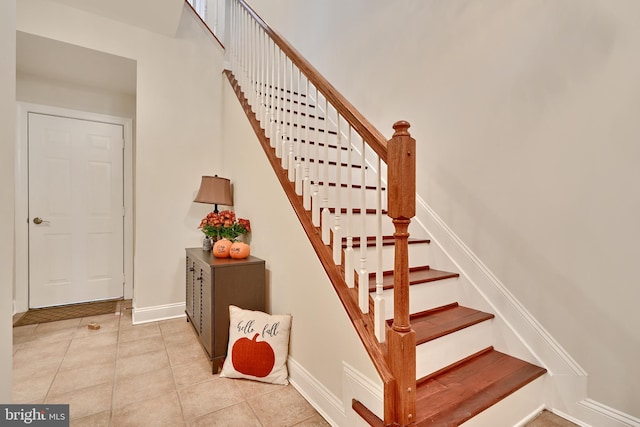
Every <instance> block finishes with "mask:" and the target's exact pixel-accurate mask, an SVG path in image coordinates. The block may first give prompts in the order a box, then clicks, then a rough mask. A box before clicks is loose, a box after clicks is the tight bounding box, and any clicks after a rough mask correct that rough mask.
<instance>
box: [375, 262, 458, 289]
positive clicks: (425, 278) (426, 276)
mask: <svg viewBox="0 0 640 427" xmlns="http://www.w3.org/2000/svg"><path fill="white" fill-rule="evenodd" d="M459 276H460V274H458V273H451V272H449V271H442V270H436V269H434V268H429V267H428V266H424V267H413V268H410V269H409V285H417V284H420V283H427V282H434V281H436V280H444V279H450V278H454V277H459ZM392 288H393V271H385V272H384V273H383V275H382V289H392ZM375 290H376V274H375V273H370V274H369V292H375Z"/></svg>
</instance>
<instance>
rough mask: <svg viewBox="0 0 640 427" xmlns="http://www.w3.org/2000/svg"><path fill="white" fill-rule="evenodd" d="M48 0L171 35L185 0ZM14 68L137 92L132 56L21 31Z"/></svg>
mask: <svg viewBox="0 0 640 427" xmlns="http://www.w3.org/2000/svg"><path fill="white" fill-rule="evenodd" d="M0 1H2V0H0ZM51 1H54V2H56V3H60V4H63V5H66V6H70V7H73V8H76V9H80V10H84V11H86V12H89V13H93V14H96V15H100V16H103V17H105V18H109V19H113V20H116V21H120V22H124V23H126V24H129V25H134V26H136V27H140V28H144V29H146V30H149V31H153V32H156V33H159V34H162V35H166V36H169V37H174V36H175V34H176V32H177V30H178V25H179V23H180V17H181V15H182V10H183V7H184V0H108V1H107V0H51ZM16 72H17V73H18V75H20V74H23V75H30V76H35V77H37V78H42V79H45V80H52V81H57V82H63V83H68V84H73V85H81V86H86V87H92V88H97V89H102V90H107V91H114V92H118V93H124V94H135V93H136V62H135V61H134V60H131V59H127V58H123V57H120V56H116V55H110V54H107V53H104V52H99V51H95V50H92V49H87V48H84V47H80V46H76V45H71V44H68V43H63V42H60V41H56V40H52V39H47V38H44V37H39V36H35V35H32V34H28V33H23V32H20V31H18V32H17V34H16Z"/></svg>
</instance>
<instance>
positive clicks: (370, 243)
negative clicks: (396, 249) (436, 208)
mask: <svg viewBox="0 0 640 427" xmlns="http://www.w3.org/2000/svg"><path fill="white" fill-rule="evenodd" d="M352 239H353V243H352V247H353V248H359V247H360V246H361V240H362V239H361V238H360V237H352ZM366 242H367V247H374V246H375V245H376V238H375V236H368V237H367V240H366ZM429 242H430V240H429V239H422V238H418V237H409V239H408V243H409V244H410V245H411V244H416V243H429ZM395 244H396V240H395V238H394V237H393V236H382V246H393V245H395ZM346 247H347V238H346V237H343V238H342V249H345V248H346Z"/></svg>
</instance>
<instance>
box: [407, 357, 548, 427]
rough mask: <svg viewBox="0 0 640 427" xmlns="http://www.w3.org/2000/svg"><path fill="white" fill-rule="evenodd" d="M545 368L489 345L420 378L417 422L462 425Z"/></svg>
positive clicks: (418, 423)
mask: <svg viewBox="0 0 640 427" xmlns="http://www.w3.org/2000/svg"><path fill="white" fill-rule="evenodd" d="M545 372H546V369H544V368H541V367H539V366H536V365H533V364H531V363H528V362H525V361H524V360H521V359H517V358H515V357H512V356H509V355H507V354H504V353H501V352H499V351H496V350H494V349H493V348H489V349H486V350H484V351H482V352H480V353H478V354H476V355H474V357H470V358H467V359H465V360H464V361H462V362H461V363H458V364H454V365H453V366H452V367H450V368H445V369H443V370H441V371H439V372H438V373H436V374H432V375H430V376H429V377H427V378H426V379H422V380H419V381H418V387H417V389H416V425H417V426H426V425H429V426H433V425H438V426H457V425H460V424H461V423H463V422H465V421H467V420H469V419H470V418H472V417H473V416H475V415H477V414H479V413H480V412H482V411H484V410H485V409H487V408H489V407H490V406H492V405H494V404H495V403H497V402H498V401H500V400H501V399H503V398H505V397H506V396H508V395H509V394H511V393H513V392H514V391H516V390H518V389H519V388H521V387H523V386H525V385H526V384H528V383H530V382H531V381H533V380H535V379H536V378H538V377H540V376H542V375H544V374H545Z"/></svg>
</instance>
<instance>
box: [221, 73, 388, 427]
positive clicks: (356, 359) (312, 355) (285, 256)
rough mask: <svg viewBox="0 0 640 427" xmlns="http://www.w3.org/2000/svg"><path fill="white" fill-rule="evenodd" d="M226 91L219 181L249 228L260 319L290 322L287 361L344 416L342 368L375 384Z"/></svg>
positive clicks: (273, 177)
mask: <svg viewBox="0 0 640 427" xmlns="http://www.w3.org/2000/svg"><path fill="white" fill-rule="evenodd" d="M225 87H226V89H225V92H224V97H225V99H224V123H225V126H224V141H225V152H224V162H225V165H226V167H225V169H226V171H225V176H226V177H228V178H230V179H231V182H232V184H233V188H234V210H235V212H236V214H237V215H238V216H240V217H242V218H248V219H249V220H250V221H251V229H252V232H251V235H250V239H251V240H250V243H251V254H252V255H254V256H257V257H259V258H262V259H264V260H265V261H266V268H267V311H269V312H271V313H274V314H281V313H291V314H292V316H293V318H292V319H293V320H292V327H291V347H290V356H291V357H292V358H293V359H294V360H295V361H296V362H297V363H298V364H299V365H301V366H303V368H304V369H305V370H306V371H308V373H309V375H310V376H312V377H313V378H314V380H315V381H317V382H318V383H319V384H321V387H324V388H326V389H327V390H328V391H329V392H330V393H331V394H332V395H333V396H334V397H335V398H336V399H338V400H343V399H344V401H343V402H342V403H344V404H345V405H346V406H345V408H347V409H348V408H350V407H351V398H352V397H353V396H344V397H343V363H347V364H349V365H350V366H351V367H352V368H354V369H355V370H357V371H358V372H359V373H361V374H362V375H364V376H366V377H368V378H369V380H370V381H371V382H372V383H375V384H378V385H379V386H380V388H381V387H382V385H381V382H380V378H379V376H378V374H377V373H376V371H375V368H374V367H373V365H372V363H371V360H370V359H369V357H368V355H367V353H366V351H365V350H364V347H363V346H362V344H361V342H360V339H359V338H358V336H357V334H356V332H355V329H354V328H353V326H352V324H351V321H350V320H349V318H348V316H347V314H346V312H345V310H344V307H343V306H342V303H341V302H340V299H339V298H338V296H337V294H336V292H335V290H334V289H333V286H332V284H331V282H330V281H329V279H328V277H327V275H326V273H325V271H324V269H323V267H322V264H321V263H320V261H319V260H318V257H317V255H316V253H315V251H314V249H313V247H312V246H311V243H310V242H309V239H308V238H307V236H306V234H305V232H304V229H303V228H302V225H301V224H300V221H299V220H298V218H297V217H296V214H295V212H294V211H293V209H292V208H291V205H290V203H289V201H288V199H287V196H286V195H285V193H284V190H283V189H282V186H281V185H280V182H279V181H278V178H277V176H276V175H275V174H274V172H273V169H272V167H271V165H270V164H269V162H268V160H267V157H266V156H265V154H264V151H263V150H262V148H261V146H260V143H259V142H258V140H257V139H256V136H255V133H254V132H253V129H252V128H251V126H250V124H249V122H248V120H247V118H246V116H245V113H244V112H243V111H242V109H241V107H240V103H239V102H238V99H237V97H236V95H235V93H234V92H233V90H232V89H231V87H230V85H228V84H227V85H226V86H225ZM304 392H306V393H311V390H305V391H304ZM324 415H325V416H331V414H327V413H325V414H324ZM336 421H338V420H336ZM342 425H347V424H342Z"/></svg>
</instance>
